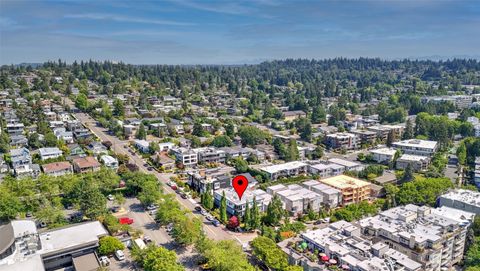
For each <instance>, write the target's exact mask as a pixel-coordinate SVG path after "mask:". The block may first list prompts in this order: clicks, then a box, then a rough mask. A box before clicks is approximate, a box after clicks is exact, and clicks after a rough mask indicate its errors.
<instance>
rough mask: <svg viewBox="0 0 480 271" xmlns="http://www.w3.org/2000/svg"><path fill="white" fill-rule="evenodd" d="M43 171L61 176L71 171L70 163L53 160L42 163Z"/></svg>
mask: <svg viewBox="0 0 480 271" xmlns="http://www.w3.org/2000/svg"><path fill="white" fill-rule="evenodd" d="M42 169H43V173H45V174H47V175H50V176H55V177H57V176H63V175H65V174H70V173H73V169H72V165H71V164H70V163H69V162H54V163H50V164H45V165H42Z"/></svg>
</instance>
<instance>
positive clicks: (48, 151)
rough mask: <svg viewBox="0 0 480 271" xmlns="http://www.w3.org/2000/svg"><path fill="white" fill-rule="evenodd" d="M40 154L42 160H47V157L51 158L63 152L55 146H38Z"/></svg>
mask: <svg viewBox="0 0 480 271" xmlns="http://www.w3.org/2000/svg"><path fill="white" fill-rule="evenodd" d="M38 152H39V154H40V159H42V160H47V159H52V158H57V157H60V156H62V155H63V152H62V151H61V150H60V149H59V148H57V147H54V148H40V149H39V150H38Z"/></svg>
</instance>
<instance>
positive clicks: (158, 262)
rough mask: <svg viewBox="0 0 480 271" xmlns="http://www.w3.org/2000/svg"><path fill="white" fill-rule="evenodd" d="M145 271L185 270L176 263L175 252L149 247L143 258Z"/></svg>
mask: <svg viewBox="0 0 480 271" xmlns="http://www.w3.org/2000/svg"><path fill="white" fill-rule="evenodd" d="M142 265H143V269H144V270H145V271H183V270H185V268H184V267H183V266H182V265H181V264H180V263H178V260H177V254H176V253H175V251H172V250H168V249H166V248H164V247H157V246H151V247H149V248H148V249H147V250H146V252H145V256H144V257H143V261H142Z"/></svg>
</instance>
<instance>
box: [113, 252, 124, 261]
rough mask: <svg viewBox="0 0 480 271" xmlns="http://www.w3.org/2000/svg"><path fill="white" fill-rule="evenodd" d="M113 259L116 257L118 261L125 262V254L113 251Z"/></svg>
mask: <svg viewBox="0 0 480 271" xmlns="http://www.w3.org/2000/svg"><path fill="white" fill-rule="evenodd" d="M115 257H117V259H118V260H119V261H123V260H125V254H124V253H123V251H121V250H117V251H115Z"/></svg>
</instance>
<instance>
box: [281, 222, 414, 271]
mask: <svg viewBox="0 0 480 271" xmlns="http://www.w3.org/2000/svg"><path fill="white" fill-rule="evenodd" d="M291 243H295V244H302V245H303V244H305V246H306V248H308V249H309V250H310V251H318V253H319V254H318V255H319V257H318V258H316V260H315V261H312V260H310V259H307V258H306V257H305V256H303V255H302V254H300V253H299V252H298V251H296V250H295V249H294V248H293V247H291V246H290V247H289V244H291ZM278 246H279V247H280V248H281V249H282V250H283V251H284V252H285V253H286V254H287V255H288V256H289V262H291V263H293V264H297V265H300V266H302V267H303V269H304V270H308V271H313V270H324V269H323V268H322V266H325V265H326V264H327V265H336V266H338V267H339V270H340V269H341V270H357V271H377V270H402V271H420V270H422V265H421V264H420V263H419V262H416V261H414V260H412V259H409V258H408V257H407V256H406V255H405V254H403V253H401V252H398V251H396V250H395V249H392V248H389V247H388V245H386V244H384V243H382V242H376V243H374V242H371V241H370V240H368V239H365V238H364V237H362V235H361V229H360V227H358V226H356V225H354V224H352V223H349V222H346V221H343V220H341V221H337V222H335V223H331V224H329V225H328V226H327V227H324V228H322V229H317V230H309V231H307V232H305V233H302V234H301V236H300V238H296V239H293V240H292V239H287V240H285V241H283V242H280V243H279V244H278ZM332 262H333V264H332ZM320 264H321V265H320ZM340 267H341V268H340Z"/></svg>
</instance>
